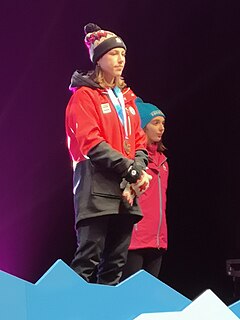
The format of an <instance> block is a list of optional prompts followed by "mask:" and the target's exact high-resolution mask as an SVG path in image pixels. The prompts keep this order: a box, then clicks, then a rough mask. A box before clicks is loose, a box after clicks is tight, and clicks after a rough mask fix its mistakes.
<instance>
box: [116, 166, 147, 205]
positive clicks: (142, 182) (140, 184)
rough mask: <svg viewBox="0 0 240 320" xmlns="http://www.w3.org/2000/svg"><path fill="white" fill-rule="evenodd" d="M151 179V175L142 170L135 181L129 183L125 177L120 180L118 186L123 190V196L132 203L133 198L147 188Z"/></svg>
mask: <svg viewBox="0 0 240 320" xmlns="http://www.w3.org/2000/svg"><path fill="white" fill-rule="evenodd" d="M151 180H152V176H151V175H150V174H147V173H146V171H144V170H143V171H142V175H141V177H140V179H138V181H137V182H136V183H131V184H130V183H129V182H127V181H126V180H125V179H123V180H122V182H121V184H120V187H121V189H123V188H124V190H123V193H122V195H123V198H124V199H125V200H126V201H127V202H128V203H129V204H130V206H132V205H133V200H134V198H135V197H136V196H137V197H139V196H140V195H141V194H142V193H144V192H145V191H146V190H147V189H148V188H149V184H150V181H151Z"/></svg>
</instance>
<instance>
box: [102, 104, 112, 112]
mask: <svg viewBox="0 0 240 320" xmlns="http://www.w3.org/2000/svg"><path fill="white" fill-rule="evenodd" d="M101 108H102V112H103V113H110V112H111V107H110V104H109V103H102V104H101Z"/></svg>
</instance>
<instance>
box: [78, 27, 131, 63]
mask: <svg viewBox="0 0 240 320" xmlns="http://www.w3.org/2000/svg"><path fill="white" fill-rule="evenodd" d="M84 32H85V34H86V36H85V39H84V41H85V44H86V46H87V48H88V50H89V55H90V60H91V61H92V62H93V64H96V62H97V61H98V60H99V59H100V58H101V57H102V56H103V55H104V54H105V53H107V52H108V51H110V50H112V49H114V48H123V49H125V50H126V45H125V43H124V42H123V40H122V39H121V38H120V37H118V36H117V35H116V34H115V33H113V32H111V31H106V30H102V29H101V28H100V27H99V26H98V25H96V24H94V23H88V24H87V25H86V26H85V27H84Z"/></svg>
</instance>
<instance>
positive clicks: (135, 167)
mask: <svg viewBox="0 0 240 320" xmlns="http://www.w3.org/2000/svg"><path fill="white" fill-rule="evenodd" d="M141 174H142V166H141V165H139V164H136V162H134V163H133V164H132V165H131V166H130V167H129V168H128V171H127V174H126V176H125V177H124V178H125V180H127V182H129V183H136V182H137V180H138V179H139V178H140V177H141Z"/></svg>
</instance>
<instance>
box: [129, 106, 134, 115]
mask: <svg viewBox="0 0 240 320" xmlns="http://www.w3.org/2000/svg"><path fill="white" fill-rule="evenodd" d="M129 111H130V112H131V114H133V115H134V116H135V114H136V111H135V110H134V108H133V107H129Z"/></svg>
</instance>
